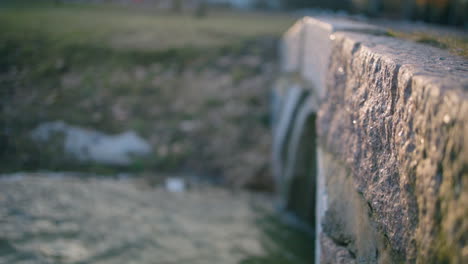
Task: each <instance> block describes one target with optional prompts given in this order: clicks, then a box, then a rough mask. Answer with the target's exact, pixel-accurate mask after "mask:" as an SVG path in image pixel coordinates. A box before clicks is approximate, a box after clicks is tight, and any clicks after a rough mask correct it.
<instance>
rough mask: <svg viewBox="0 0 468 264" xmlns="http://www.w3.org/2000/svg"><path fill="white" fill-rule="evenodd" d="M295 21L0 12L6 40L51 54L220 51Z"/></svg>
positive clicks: (75, 10) (70, 9) (90, 10)
mask: <svg viewBox="0 0 468 264" xmlns="http://www.w3.org/2000/svg"><path fill="white" fill-rule="evenodd" d="M293 20H294V18H293V17H287V16H284V15H273V14H262V13H230V12H223V11H218V12H216V11H215V12H211V13H210V14H209V15H208V16H207V17H205V18H196V17H194V16H193V15H190V14H168V13H166V14H165V13H161V12H157V11H154V12H149V11H147V10H140V9H129V8H124V7H119V6H103V5H72V4H62V5H60V6H50V5H46V6H44V7H37V6H36V7H25V6H22V7H4V8H0V25H1V30H2V35H3V37H2V38H6V39H12V38H13V39H20V40H22V39H24V40H28V39H29V38H33V37H37V36H40V37H41V38H42V39H44V40H47V41H50V42H51V43H53V44H52V46H51V47H50V48H63V47H66V46H75V45H86V46H93V47H99V48H112V49H116V50H119V51H161V50H167V49H176V48H181V47H198V48H210V47H212V48H216V47H219V46H223V45H230V44H231V42H232V41H238V40H242V39H244V38H252V37H258V36H262V35H269V36H279V35H280V34H282V32H284V31H285V30H286V29H287V28H288V27H289V26H290V25H291V24H292V23H293Z"/></svg>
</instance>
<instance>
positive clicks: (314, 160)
mask: <svg viewBox="0 0 468 264" xmlns="http://www.w3.org/2000/svg"><path fill="white" fill-rule="evenodd" d="M282 53H283V54H282V56H283V71H284V75H283V77H281V78H282V79H281V87H282V88H281V89H282V91H283V92H282V94H287V93H288V92H284V91H285V90H286V91H287V90H288V89H289V88H290V87H296V88H294V89H297V86H298V85H299V86H300V87H301V88H302V89H304V90H305V91H307V94H308V96H307V97H306V99H304V101H305V102H313V103H312V104H313V105H314V106H313V107H310V106H309V108H311V109H315V110H316V112H313V111H311V113H310V115H313V116H314V118H313V120H314V122H315V124H313V125H314V129H315V131H313V132H307V133H305V134H304V133H302V134H304V135H305V136H302V137H300V142H302V143H297V142H295V141H294V140H293V139H294V137H293V136H291V135H294V133H296V134H297V133H299V134H301V132H300V131H301V130H302V129H303V128H302V127H304V125H302V127H298V125H294V124H296V123H300V122H294V120H296V119H298V120H299V119H301V118H302V119H303V117H301V118H298V117H297V116H294V114H291V116H290V117H289V118H290V119H291V121H290V122H289V127H287V128H285V127H283V128H281V130H282V131H296V132H294V133H293V132H290V133H289V136H287V135H288V133H287V132H283V135H286V136H283V138H284V139H283V140H284V142H282V145H281V146H284V147H282V149H274V151H276V152H279V153H282V155H283V156H282V157H283V158H282V159H281V162H282V163H284V164H283V165H282V166H281V168H286V167H289V168H290V167H291V166H293V167H294V166H295V167H298V169H297V172H296V173H292V174H291V172H290V171H291V169H289V171H288V174H287V175H288V176H287V177H290V178H291V179H288V181H287V182H294V177H304V176H301V175H304V174H306V175H308V176H307V177H312V178H313V179H312V180H310V181H309V182H312V183H313V187H311V190H310V192H312V193H314V194H315V195H314V196H315V200H314V201H313V202H312V204H313V205H314V207H315V225H316V235H317V243H316V261H317V262H319V261H321V262H323V263H467V262H468V245H467V244H466V238H467V236H468V169H467V168H468V153H467V150H468V142H467V136H468V125H467V124H468V115H467V113H468V92H467V91H468V61H467V60H466V59H464V58H460V57H457V56H453V55H451V54H449V53H448V52H447V51H444V50H440V49H437V48H434V47H431V46H426V45H422V44H417V43H412V42H408V41H404V40H401V39H397V38H393V37H389V36H387V34H386V33H385V31H384V30H381V29H379V28H376V27H374V26H371V25H366V24H362V23H359V22H355V21H347V20H344V19H334V18H320V19H314V18H304V19H302V20H300V21H299V22H298V23H297V24H296V25H295V26H294V27H293V28H292V29H291V30H290V31H288V32H287V33H286V34H285V36H284V40H283V49H282ZM276 96H277V97H281V94H280V93H276ZM278 101H281V100H276V102H278ZM283 101H287V99H284V100H283ZM302 104H304V105H310V103H308V104H307V103H302ZM284 105H287V103H284ZM297 108H298V109H300V108H301V106H297ZM276 109H277V110H276V111H277V114H276V115H279V116H281V114H282V113H283V112H282V110H284V107H281V105H280V106H277V107H276ZM299 112H300V111H299V110H297V111H296V113H299ZM315 117H316V118H315ZM315 120H316V121H315ZM305 127H310V125H309V126H305ZM275 129H277V127H275ZM297 130H300V131H299V132H297ZM302 134H301V135H302ZM276 136H277V134H275V135H274V137H276ZM310 141H313V142H316V144H312V146H311V147H310V148H314V149H315V151H310V150H304V149H302V150H301V149H299V148H296V149H294V148H291V147H288V146H289V145H290V144H299V145H300V146H304V145H305V144H306V143H307V142H310ZM311 153H312V154H311ZM290 156H294V157H295V158H294V159H291V158H288V157H290ZM307 156H309V163H311V164H315V165H314V166H309V167H307V166H305V165H304V164H306V163H307V162H305V163H304V161H303V160H307ZM298 160H299V161H301V162H302V163H301V164H302V165H300V164H296V163H297V162H298ZM291 162H296V163H293V164H291ZM304 168H308V170H309V171H307V172H304ZM275 175H276V177H277V178H282V177H285V171H284V170H281V171H278V170H277V169H276V172H275ZM291 175H292V176H291ZM283 182H284V181H283ZM283 182H282V181H278V183H279V184H283ZM284 188H285V187H284V186H281V187H279V189H284ZM287 188H289V189H290V190H288V191H283V192H282V195H284V193H286V194H287V196H286V197H282V200H283V201H284V200H286V202H283V203H286V204H288V202H287V201H288V200H291V199H292V198H291V197H294V196H293V195H291V193H294V192H295V191H296V190H295V189H294V185H292V184H289V185H288V186H287ZM301 192H303V191H301ZM295 199H296V200H297V198H295ZM304 199H306V198H304ZM296 203H297V202H296ZM291 208H295V207H294V206H291ZM299 215H300V213H299ZM338 260H339V262H336V261H338Z"/></svg>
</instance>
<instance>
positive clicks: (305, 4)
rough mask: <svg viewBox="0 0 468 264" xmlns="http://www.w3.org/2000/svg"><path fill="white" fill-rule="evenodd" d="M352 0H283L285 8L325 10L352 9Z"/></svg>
mask: <svg viewBox="0 0 468 264" xmlns="http://www.w3.org/2000/svg"><path fill="white" fill-rule="evenodd" d="M351 1H352V0H282V5H283V7H285V8H289V9H296V8H325V9H334V10H337V9H344V10H348V9H349V8H350V7H351V5H350V4H351Z"/></svg>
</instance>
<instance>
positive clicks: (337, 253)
mask: <svg viewBox="0 0 468 264" xmlns="http://www.w3.org/2000/svg"><path fill="white" fill-rule="evenodd" d="M320 243H321V244H322V254H321V259H320V263H323V264H355V263H356V261H355V260H354V258H353V256H352V255H351V254H350V253H349V251H348V250H347V249H346V248H345V247H340V246H337V245H336V244H335V243H334V242H333V241H332V240H331V239H330V238H329V237H327V236H326V235H321V237H320Z"/></svg>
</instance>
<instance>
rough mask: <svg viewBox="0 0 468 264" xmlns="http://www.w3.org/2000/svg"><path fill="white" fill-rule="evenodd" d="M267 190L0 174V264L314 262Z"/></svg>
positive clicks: (309, 244)
mask: <svg viewBox="0 0 468 264" xmlns="http://www.w3.org/2000/svg"><path fill="white" fill-rule="evenodd" d="M272 201H273V198H272V197H270V196H268V195H265V194H257V193H251V192H247V191H238V190H237V191H234V190H229V189H226V188H221V187H216V186H213V185H210V184H198V185H193V186H191V187H190V188H188V189H187V190H185V191H184V192H178V193H174V192H169V191H167V190H166V189H165V188H164V187H163V186H162V185H156V186H151V185H148V184H145V183H144V182H142V181H140V180H137V179H132V178H125V179H116V178H110V177H97V176H89V177H82V176H80V177H78V176H76V175H75V176H74V175H68V174H66V173H34V174H29V173H17V174H13V175H3V176H1V177H0V264H10V263H18V264H19V263H21V264H23V263H24V264H26V263H31V264H32V263H38V264H42V263H76V264H78V263H80V264H81V263H83V264H84V263H89V264H104V263H109V264H110V263H112V264H119V263H122V264H132V263H134V264H145V263H156V264H170V263H174V264H184V263H191V264H197V263H199V264H210V263H217V264H218V263H219V264H230V263H233V264H234V263H240V264H253V263H260V264H266V263H273V264H280V263H285V264H286V263H293V264H296V263H298V264H299V263H312V260H313V243H314V242H313V238H312V237H311V236H310V235H309V234H308V233H307V232H305V231H303V229H300V228H297V227H294V226H291V225H288V224H286V223H285V221H284V220H281V219H283V218H284V217H279V216H278V214H277V213H275V210H273V206H272Z"/></svg>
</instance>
